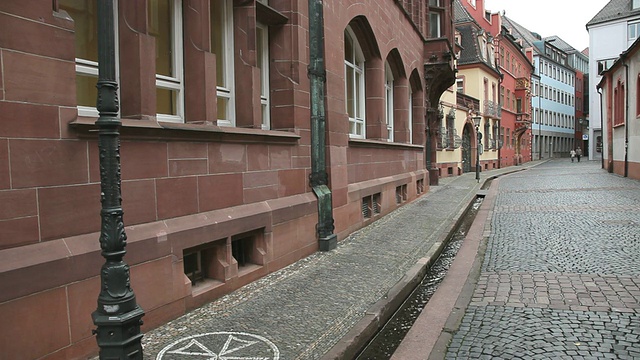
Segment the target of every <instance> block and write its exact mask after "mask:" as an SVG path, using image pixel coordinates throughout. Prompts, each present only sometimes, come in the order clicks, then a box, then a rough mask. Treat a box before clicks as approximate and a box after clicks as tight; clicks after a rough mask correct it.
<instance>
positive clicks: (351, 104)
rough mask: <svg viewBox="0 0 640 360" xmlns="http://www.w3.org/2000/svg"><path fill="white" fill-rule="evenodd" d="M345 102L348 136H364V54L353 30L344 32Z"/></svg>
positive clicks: (348, 28)
mask: <svg viewBox="0 0 640 360" xmlns="http://www.w3.org/2000/svg"><path fill="white" fill-rule="evenodd" d="M344 69H345V70H344V71H345V100H346V101H345V104H346V110H347V114H348V115H349V136H350V137H354V138H364V137H365V119H364V114H365V107H364V105H365V100H364V99H365V98H364V55H363V54H362V50H361V49H360V45H359V44H358V40H357V39H356V36H355V34H354V33H353V30H351V27H347V29H346V30H345V32H344Z"/></svg>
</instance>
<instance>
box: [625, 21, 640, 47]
mask: <svg viewBox="0 0 640 360" xmlns="http://www.w3.org/2000/svg"><path fill="white" fill-rule="evenodd" d="M632 28H633V30H634V35H633V36H631V29H632ZM638 37H640V21H633V22H630V23H629V24H628V25H627V41H628V42H629V44H631V43H633V42H634V41H635V40H636V39H637V38H638Z"/></svg>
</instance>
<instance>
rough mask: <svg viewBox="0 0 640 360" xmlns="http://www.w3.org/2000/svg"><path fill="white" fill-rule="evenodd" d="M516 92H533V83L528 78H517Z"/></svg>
mask: <svg viewBox="0 0 640 360" xmlns="http://www.w3.org/2000/svg"><path fill="white" fill-rule="evenodd" d="M516 90H531V82H530V81H529V79H528V78H524V77H521V78H517V79H516Z"/></svg>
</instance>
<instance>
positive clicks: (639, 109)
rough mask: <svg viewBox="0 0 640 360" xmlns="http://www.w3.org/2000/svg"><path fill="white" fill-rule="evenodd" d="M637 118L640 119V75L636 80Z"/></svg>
mask: <svg viewBox="0 0 640 360" xmlns="http://www.w3.org/2000/svg"><path fill="white" fill-rule="evenodd" d="M636 117H640V74H638V77H637V78H636Z"/></svg>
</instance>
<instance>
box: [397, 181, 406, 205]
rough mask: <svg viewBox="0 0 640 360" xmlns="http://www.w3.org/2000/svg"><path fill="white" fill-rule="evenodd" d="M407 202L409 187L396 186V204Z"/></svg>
mask: <svg viewBox="0 0 640 360" xmlns="http://www.w3.org/2000/svg"><path fill="white" fill-rule="evenodd" d="M405 201H407V185H406V184H404V185H400V186H396V204H402V203H403V202H405Z"/></svg>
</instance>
